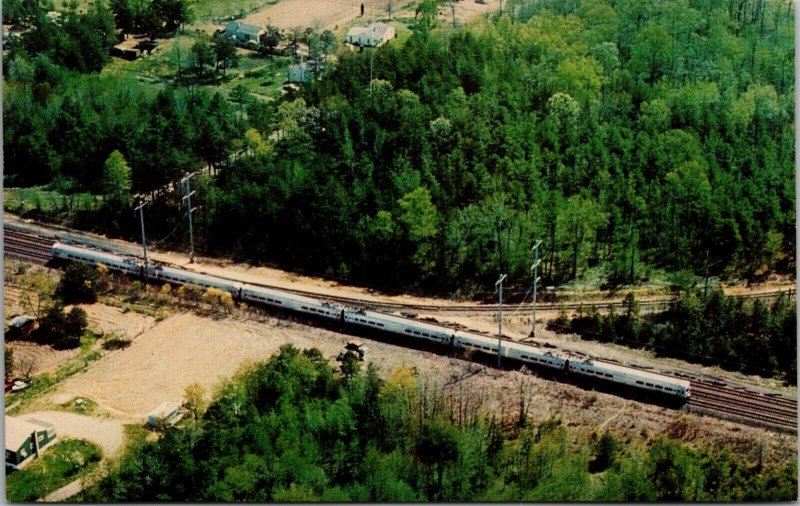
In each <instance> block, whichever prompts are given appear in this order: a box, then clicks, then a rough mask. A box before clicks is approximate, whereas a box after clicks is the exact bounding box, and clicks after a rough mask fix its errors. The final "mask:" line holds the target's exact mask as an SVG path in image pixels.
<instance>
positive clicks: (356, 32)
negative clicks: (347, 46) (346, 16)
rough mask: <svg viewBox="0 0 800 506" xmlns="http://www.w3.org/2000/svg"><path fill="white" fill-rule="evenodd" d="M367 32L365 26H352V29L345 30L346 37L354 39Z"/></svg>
mask: <svg viewBox="0 0 800 506" xmlns="http://www.w3.org/2000/svg"><path fill="white" fill-rule="evenodd" d="M366 31H367V27H366V26H354V27H353V28H351V29H349V30H347V36H348V37H354V36H356V35H361V34H362V33H364V32H366Z"/></svg>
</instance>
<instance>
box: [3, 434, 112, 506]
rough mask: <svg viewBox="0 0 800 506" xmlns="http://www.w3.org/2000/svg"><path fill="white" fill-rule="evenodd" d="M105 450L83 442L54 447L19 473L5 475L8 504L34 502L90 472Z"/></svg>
mask: <svg viewBox="0 0 800 506" xmlns="http://www.w3.org/2000/svg"><path fill="white" fill-rule="evenodd" d="M101 457H102V450H100V447H99V446H97V445H96V444H94V443H90V442H88V441H84V440H82V439H65V440H63V441H60V442H58V443H56V444H55V445H53V446H52V447H51V448H48V449H47V450H45V452H44V453H43V454H42V455H41V456H40V457H39V458H38V459H35V460H34V461H33V462H31V463H30V464H28V465H27V466H26V467H25V468H24V469H22V470H20V471H15V472H12V473H10V474H8V475H6V499H7V500H8V501H9V502H33V501H35V500H36V499H39V498H42V497H45V496H47V495H48V494H50V493H51V492H54V491H56V490H58V489H59V488H61V487H63V486H64V485H66V484H68V483H70V482H72V481H74V480H76V479H78V478H80V477H82V476H84V475H85V474H87V473H89V472H90V471H91V470H92V469H93V468H94V467H95V466H96V465H97V463H98V462H100V458H101Z"/></svg>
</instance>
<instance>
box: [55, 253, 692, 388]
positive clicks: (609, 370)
mask: <svg viewBox="0 0 800 506" xmlns="http://www.w3.org/2000/svg"><path fill="white" fill-rule="evenodd" d="M52 255H53V258H57V259H63V260H68V261H76V262H84V263H91V264H103V265H105V266H107V267H108V268H109V269H113V270H117V271H121V272H125V273H128V274H132V275H137V276H141V275H142V274H144V272H143V265H142V264H141V262H139V261H137V260H132V259H130V258H127V257H123V256H119V255H114V254H111V253H106V252H102V251H96V250H91V249H87V248H81V247H77V246H70V245H66V244H62V243H59V242H57V243H55V244H54V245H53V247H52ZM147 275H148V277H150V278H153V279H157V280H160V281H164V282H168V283H169V282H171V283H181V284H192V285H198V286H204V287H214V288H218V289H220V290H224V291H226V292H229V293H230V294H231V295H232V296H234V297H235V298H237V299H239V300H243V301H247V302H251V303H260V304H265V305H268V306H272V307H275V308H280V309H289V310H291V311H295V312H298V313H301V314H306V315H309V316H315V317H318V318H323V319H327V320H338V321H341V322H344V323H345V324H348V325H351V326H354V327H359V328H362V329H370V330H375V331H381V332H388V333H391V334H394V335H397V336H402V337H405V338H409V339H414V340H421V341H427V342H431V343H436V344H440V345H444V346H452V347H454V348H458V349H461V350H464V351H473V352H480V353H484V354H497V339H496V338H493V337H490V336H485V335H482V334H477V333H474V332H466V331H463V330H453V329H449V328H447V327H444V326H440V325H435V324H432V323H427V322H422V321H419V320H415V319H412V318H406V317H400V316H395V315H390V314H386V313H380V312H377V311H367V310H363V309H351V308H345V307H343V306H338V305H335V304H330V303H327V302H323V301H320V300H317V299H315V298H311V297H305V296H302V295H296V294H293V293H289V292H284V291H281V290H275V289H271V288H266V287H261V286H256V285H250V284H244V283H238V282H235V281H230V280H226V279H223V278H219V277H216V276H210V275H207V274H200V273H197V272H191V271H185V270H181V269H175V268H173V267H167V266H155V267H149V268H148V269H147ZM500 353H501V355H502V356H504V357H507V358H511V359H515V360H517V361H520V362H522V363H525V364H529V365H531V366H536V367H543V368H547V369H554V370H560V371H563V372H564V373H566V374H571V375H577V376H583V377H587V378H594V379H599V380H602V381H607V382H611V383H616V384H620V385H623V386H625V387H628V388H631V389H634V390H638V391H642V390H643V391H650V392H654V393H658V394H661V395H665V396H670V397H675V398H679V399H683V400H685V399H688V398H689V397H690V395H691V390H690V384H689V382H688V381H684V380H681V379H678V378H673V377H671V376H666V375H662V374H656V373H652V372H648V371H643V370H641V369H637V368H633V367H626V366H623V365H618V364H613V363H609V362H603V361H599V360H592V359H590V358H589V357H586V356H581V355H575V354H572V353H567V352H563V351H554V350H550V349H547V348H543V347H540V346H534V345H529V344H523V343H517V342H513V341H503V343H502V347H501V351H500Z"/></svg>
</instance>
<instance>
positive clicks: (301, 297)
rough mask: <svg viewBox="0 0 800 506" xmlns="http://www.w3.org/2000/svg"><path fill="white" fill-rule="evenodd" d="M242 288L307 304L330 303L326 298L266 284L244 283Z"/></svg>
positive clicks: (319, 304) (321, 304) (246, 290)
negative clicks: (277, 288)
mask: <svg viewBox="0 0 800 506" xmlns="http://www.w3.org/2000/svg"><path fill="white" fill-rule="evenodd" d="M242 290H243V291H245V292H248V291H249V292H259V293H268V294H270V295H272V296H273V297H276V298H282V299H292V300H294V301H297V302H304V303H306V304H312V305H315V306H324V305H329V304H326V302H325V301H324V300H321V299H315V298H311V297H306V296H304V295H298V294H295V293H291V292H284V291H283V290H276V289H274V288H268V287H266V286H258V285H250V284H244V285H242Z"/></svg>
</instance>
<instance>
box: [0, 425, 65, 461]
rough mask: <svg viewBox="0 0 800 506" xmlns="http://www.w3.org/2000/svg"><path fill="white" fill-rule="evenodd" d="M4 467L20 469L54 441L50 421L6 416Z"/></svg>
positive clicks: (54, 432) (52, 426)
mask: <svg viewBox="0 0 800 506" xmlns="http://www.w3.org/2000/svg"><path fill="white" fill-rule="evenodd" d="M5 429H6V468H12V469H21V468H23V467H25V466H26V465H28V464H29V463H30V462H32V461H33V459H35V458H36V457H38V456H39V454H41V453H42V452H43V451H44V450H45V449H47V448H49V447H50V446H51V445H52V444H53V443H55V441H56V438H57V436H56V428H55V426H54V425H53V424H52V423H49V422H44V421H42V420H37V419H36V418H29V419H27V420H22V419H20V418H14V417H10V416H7V417H6V428H5Z"/></svg>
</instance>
